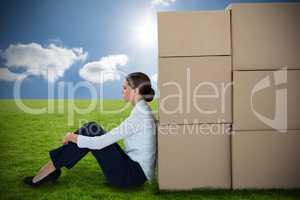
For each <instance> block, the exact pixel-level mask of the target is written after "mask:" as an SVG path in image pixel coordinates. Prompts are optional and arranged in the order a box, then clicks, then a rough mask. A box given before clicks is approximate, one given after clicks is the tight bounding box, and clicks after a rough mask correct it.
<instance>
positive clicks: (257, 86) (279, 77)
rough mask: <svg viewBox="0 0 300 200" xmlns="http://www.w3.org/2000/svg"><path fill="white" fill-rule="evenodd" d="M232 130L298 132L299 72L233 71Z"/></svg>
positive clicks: (299, 119) (299, 120) (299, 125)
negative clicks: (292, 130)
mask: <svg viewBox="0 0 300 200" xmlns="http://www.w3.org/2000/svg"><path fill="white" fill-rule="evenodd" d="M233 81H234V86H233V91H234V92H233V130H285V129H294V130H296V129H300V106H299V102H300V89H299V86H300V70H277V71H235V72H234V73H233Z"/></svg>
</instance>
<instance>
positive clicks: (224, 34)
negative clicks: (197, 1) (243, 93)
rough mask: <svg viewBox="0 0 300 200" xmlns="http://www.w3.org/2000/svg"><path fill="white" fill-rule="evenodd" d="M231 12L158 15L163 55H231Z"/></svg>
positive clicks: (161, 13) (168, 13) (160, 45)
mask: <svg viewBox="0 0 300 200" xmlns="http://www.w3.org/2000/svg"><path fill="white" fill-rule="evenodd" d="M230 43H231V42H230V13H229V11H203V12H196V11H193V12H160V13H158V48H159V56H160V57H162V56H164V57H165V56H202V55H230V54H231V44H230Z"/></svg>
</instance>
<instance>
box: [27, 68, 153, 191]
mask: <svg viewBox="0 0 300 200" xmlns="http://www.w3.org/2000/svg"><path fill="white" fill-rule="evenodd" d="M122 96H123V99H124V100H125V101H126V102H130V103H131V104H132V105H133V109H132V111H131V113H130V115H129V117H128V118H126V119H125V120H124V121H123V122H122V123H121V124H120V125H119V126H118V127H116V128H114V129H112V130H111V131H109V132H106V131H105V130H104V129H103V128H102V127H101V126H100V125H99V124H96V123H95V122H89V123H86V124H84V125H83V126H82V127H81V128H79V129H78V130H76V131H75V132H71V133H67V134H66V135H65V137H64V144H63V145H62V146H61V147H59V148H57V149H54V150H51V151H50V152H49V155H50V161H49V162H48V163H47V164H46V165H44V166H43V167H42V168H41V169H40V170H39V172H38V173H37V174H36V175H35V176H30V177H25V178H24V180H23V181H24V183H25V184H27V185H30V186H38V185H41V184H43V183H45V182H49V181H50V182H55V181H56V180H57V179H58V178H59V176H60V174H61V168H62V167H66V168H68V169H71V168H72V167H73V166H74V165H75V164H76V163H77V162H78V161H79V160H80V159H82V158H83V157H84V156H85V155H86V154H87V153H88V152H91V153H92V154H93V156H94V157H95V158H96V160H97V162H98V163H99V165H100V167H101V169H102V171H103V174H104V176H105V178H106V181H107V182H108V183H109V184H110V185H112V186H116V187H121V188H128V187H136V186H139V185H142V184H143V183H144V182H145V181H147V180H151V179H152V178H153V177H154V170H155V165H156V135H155V134H156V124H155V118H154V116H153V114H152V111H151V109H150V107H149V105H148V103H147V102H150V101H152V100H153V97H154V90H153V89H152V87H151V82H150V79H149V77H148V76H147V75H146V74H144V73H141V72H135V73H131V74H129V75H127V77H126V79H125V80H124V83H123V90H122ZM121 139H124V144H125V149H124V151H123V149H121V147H120V146H119V145H118V143H117V142H118V141H119V140H121Z"/></svg>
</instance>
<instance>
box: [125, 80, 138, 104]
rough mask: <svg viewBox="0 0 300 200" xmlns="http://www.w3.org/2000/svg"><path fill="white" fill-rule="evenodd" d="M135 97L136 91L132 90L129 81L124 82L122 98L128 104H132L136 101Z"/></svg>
mask: <svg viewBox="0 0 300 200" xmlns="http://www.w3.org/2000/svg"><path fill="white" fill-rule="evenodd" d="M134 96H135V90H134V89H132V88H131V87H130V86H129V85H128V81H127V80H124V82H123V89H122V97H123V99H124V101H126V102H132V101H133V100H134Z"/></svg>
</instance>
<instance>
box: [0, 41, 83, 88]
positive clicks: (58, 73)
mask: <svg viewBox="0 0 300 200" xmlns="http://www.w3.org/2000/svg"><path fill="white" fill-rule="evenodd" d="M1 57H3V58H4V59H5V60H6V62H5V66H6V67H8V68H11V67H14V68H24V69H25V70H26V71H25V73H24V74H23V75H25V74H27V75H37V76H38V75H39V76H42V77H44V78H45V79H47V80H48V81H50V82H54V81H56V80H57V79H58V78H61V77H63V75H64V72H65V71H66V70H67V69H68V68H69V67H70V66H71V65H73V64H74V63H75V62H76V61H85V59H86V58H87V53H86V52H84V51H83V49H82V48H72V49H68V48H64V47H60V46H56V45H55V44H49V45H48V46H47V47H42V46H41V45H40V44H37V43H29V44H16V45H10V46H9V47H8V48H7V49H6V50H5V51H3V52H2V54H1ZM3 80H4V79H3Z"/></svg>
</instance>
